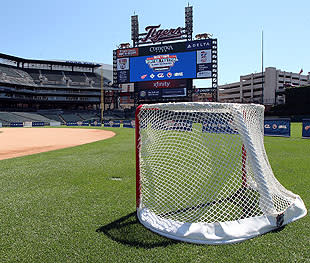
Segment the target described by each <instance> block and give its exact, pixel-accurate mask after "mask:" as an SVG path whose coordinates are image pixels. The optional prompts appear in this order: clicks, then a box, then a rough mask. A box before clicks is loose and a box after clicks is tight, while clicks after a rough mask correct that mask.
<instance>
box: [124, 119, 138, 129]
mask: <svg viewBox="0 0 310 263" xmlns="http://www.w3.org/2000/svg"><path fill="white" fill-rule="evenodd" d="M123 128H135V121H130V120H125V121H123Z"/></svg>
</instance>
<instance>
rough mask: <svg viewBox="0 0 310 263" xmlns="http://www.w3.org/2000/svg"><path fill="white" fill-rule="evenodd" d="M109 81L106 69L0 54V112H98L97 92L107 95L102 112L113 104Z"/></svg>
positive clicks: (90, 64) (104, 67) (91, 65)
mask: <svg viewBox="0 0 310 263" xmlns="http://www.w3.org/2000/svg"><path fill="white" fill-rule="evenodd" d="M100 73H102V74H100ZM101 75H102V76H101ZM111 81H112V66H110V65H105V64H104V65H102V64H98V63H89V62H76V61H51V60H34V59H24V58H20V57H15V56H11V55H6V54H2V53H0V108H1V110H5V111H12V110H22V111H33V110H42V109H63V110H99V109H100V102H101V88H102V89H103V90H104V94H107V96H106V98H105V102H106V103H107V104H108V105H106V108H107V107H108V108H110V107H111V104H113V102H114V101H113V100H112V99H111V96H113V93H117V91H118V89H117V88H114V87H112V86H111ZM114 106H115V105H114ZM112 107H113V106H112Z"/></svg>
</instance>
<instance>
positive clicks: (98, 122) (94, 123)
mask: <svg viewBox="0 0 310 263" xmlns="http://www.w3.org/2000/svg"><path fill="white" fill-rule="evenodd" d="M90 126H95V127H101V122H100V120H98V121H97V120H95V121H92V122H91V123H90Z"/></svg>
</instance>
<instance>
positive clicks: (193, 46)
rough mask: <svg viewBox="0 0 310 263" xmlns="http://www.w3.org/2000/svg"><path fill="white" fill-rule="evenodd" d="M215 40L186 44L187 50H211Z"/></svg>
mask: <svg viewBox="0 0 310 263" xmlns="http://www.w3.org/2000/svg"><path fill="white" fill-rule="evenodd" d="M212 41H213V39H203V40H194V41H188V42H186V49H187V50H199V49H211V48H212Z"/></svg>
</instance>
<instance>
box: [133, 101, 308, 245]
mask: <svg viewBox="0 0 310 263" xmlns="http://www.w3.org/2000/svg"><path fill="white" fill-rule="evenodd" d="M263 123H264V106H262V105H256V104H234V103H212V102H211V103H196V102H195V103H193V102H187V103H166V104H165V103H163V104H150V105H141V106H139V107H138V109H137V112H136V157H137V196H136V197H137V216H138V218H139V221H140V222H141V223H142V224H143V225H144V226H145V227H147V228H149V229H150V230H152V231H154V232H156V233H158V234H161V235H163V236H166V237H169V238H172V239H176V240H181V241H187V242H193V243H202V244H227V243H234V242H240V241H243V240H246V239H249V238H252V237H255V236H258V235H261V234H263V233H266V232H269V231H271V230H274V229H277V228H279V227H281V226H283V225H286V224H288V223H290V222H293V221H295V220H297V219H299V218H301V217H303V216H305V215H306V213H307V210H306V208H305V205H304V203H303V201H302V199H301V198H300V197H299V196H298V195H296V194H294V193H292V192H290V191H288V190H287V189H285V188H284V187H283V186H282V185H281V184H280V183H279V182H278V180H277V179H276V178H275V176H274V174H273V172H272V169H271V166H270V164H269V161H268V158H267V155H266V152H265V148H264V128H263Z"/></svg>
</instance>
